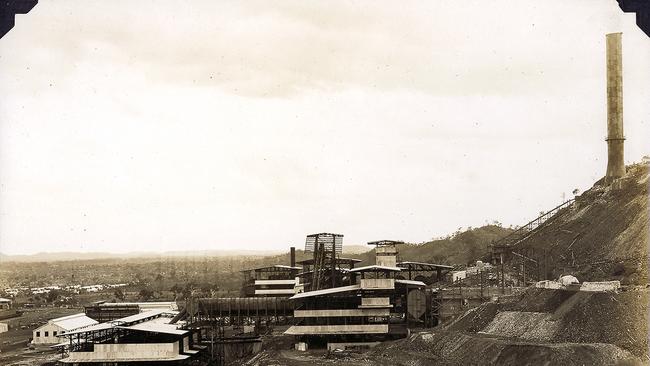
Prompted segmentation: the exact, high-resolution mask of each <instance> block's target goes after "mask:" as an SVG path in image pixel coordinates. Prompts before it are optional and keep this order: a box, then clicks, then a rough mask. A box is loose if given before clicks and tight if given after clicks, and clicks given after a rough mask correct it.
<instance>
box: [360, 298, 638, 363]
mask: <svg viewBox="0 0 650 366" xmlns="http://www.w3.org/2000/svg"><path fill="white" fill-rule="evenodd" d="M647 304H648V291H647V290H645V289H643V290H641V289H636V290H629V291H625V292H622V293H619V294H609V293H594V292H571V291H564V290H548V289H536V288H529V289H527V290H526V291H524V292H522V293H520V294H517V295H512V296H505V297H502V298H500V299H499V301H498V302H497V301H495V302H489V303H485V304H483V305H481V306H480V307H478V308H475V309H472V310H470V311H468V312H467V313H465V314H464V315H463V316H461V317H460V318H458V319H457V320H456V321H454V322H453V323H451V324H450V325H448V326H447V327H446V328H445V329H441V328H436V329H433V330H432V331H427V332H421V333H416V334H413V335H412V336H411V337H409V338H407V339H404V340H400V341H396V342H391V343H387V344H386V346H385V347H382V348H380V349H376V350H373V351H372V352H370V353H368V354H367V355H366V357H367V358H369V359H372V360H375V361H377V362H386V364H395V365H426V364H431V363H436V364H442V365H480V364H498V365H519V364H522V362H524V361H525V364H527V365H548V364H551V365H611V364H644V363H647V362H648V339H647V338H648V337H647V334H648V333H647V330H648V326H647V325H648V314H647Z"/></svg>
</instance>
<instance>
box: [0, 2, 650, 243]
mask: <svg viewBox="0 0 650 366" xmlns="http://www.w3.org/2000/svg"><path fill="white" fill-rule="evenodd" d="M191 4H192V5H191V6H189V5H188V4H187V3H186V2H180V1H157V2H152V1H139V2H131V1H123V0H119V1H118V0H116V1H112V2H102V1H91V0H85V1H83V2H82V1H78V0H77V1H74V0H61V1H57V2H39V4H37V5H36V6H35V7H34V9H33V10H31V11H30V12H29V13H28V14H25V15H19V16H17V17H16V25H15V27H14V28H13V29H12V30H11V31H10V32H9V33H8V34H7V35H6V36H5V37H4V38H2V39H1V40H0V55H1V57H0V70H3V71H4V72H3V73H2V74H0V90H1V92H2V95H3V100H2V103H0V252H1V253H4V254H6V255H15V254H33V253H39V252H112V253H126V252H139V251H142V252H152V251H158V252H167V251H182V250H197V251H200V250H286V248H288V247H290V246H295V247H297V248H302V247H303V246H304V240H305V236H306V235H307V234H311V233H315V232H337V233H341V234H344V235H345V237H344V244H348V243H350V244H353V245H363V244H365V243H366V242H368V241H372V240H378V239H384V238H390V239H398V240H404V241H407V242H413V243H419V242H424V241H428V240H430V239H431V238H433V237H439V236H444V235H447V234H451V233H453V232H454V231H456V230H457V228H459V227H463V228H466V227H468V226H472V227H479V226H482V225H484V224H486V223H491V222H492V221H493V220H498V221H499V222H501V223H502V224H503V225H504V226H506V227H507V226H509V225H521V224H523V223H525V222H526V221H528V220H530V219H533V218H534V217H535V216H536V215H537V214H538V213H539V212H540V211H543V210H548V209H551V208H553V207H554V206H556V205H557V204H559V203H560V202H561V201H562V198H563V197H564V198H566V199H568V198H571V197H572V194H571V192H572V191H573V189H575V188H578V189H580V190H581V191H584V190H586V189H588V188H590V187H591V186H592V185H593V183H594V182H596V181H597V180H598V179H600V178H601V177H602V176H603V175H604V173H605V168H606V159H607V150H606V143H605V141H604V138H605V135H606V97H605V93H606V86H605V82H606V78H605V34H606V33H610V32H619V31H622V32H623V72H624V80H623V88H624V91H623V96H624V121H625V122H624V126H625V135H626V137H627V140H626V141H625V162H626V164H630V163H632V162H638V161H640V160H641V158H642V156H644V155H648V154H649V153H650V151H648V145H647V137H648V136H650V122H649V118H650V90H649V88H648V85H650V68H648V65H650V42H648V38H647V36H646V35H645V34H643V32H642V31H641V30H640V29H638V27H637V26H636V24H635V17H634V14H631V13H630V14H625V13H623V12H622V11H621V10H620V9H619V7H618V5H617V3H616V2H615V1H610V0H578V1H571V2H566V1H559V0H553V1H547V2H544V3H543V4H542V3H540V2H538V1H533V0H522V1H516V2H513V1H505V0H501V1H494V2H491V3H490V6H486V4H485V2H480V1H469V2H463V3H462V4H459V3H458V2H454V1H439V2H426V1H409V2H407V3H400V4H396V3H394V2H388V1H380V2H372V3H367V2H356V1H343V0H341V1H334V2H327V3H322V2H308V1H283V2H265V1H252V2H245V3H239V2H212V1H196V2H192V3H191ZM369 4H372V6H368V5H369Z"/></svg>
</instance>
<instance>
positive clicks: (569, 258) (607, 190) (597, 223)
mask: <svg viewBox="0 0 650 366" xmlns="http://www.w3.org/2000/svg"><path fill="white" fill-rule="evenodd" d="M648 176H649V174H648V164H635V165H631V166H628V167H627V174H626V175H625V176H624V177H623V178H622V179H621V180H620V182H619V183H618V184H620V188H617V187H616V186H617V184H613V185H606V184H605V183H604V180H601V181H599V182H597V183H596V184H595V185H594V186H593V187H592V188H591V189H589V190H588V191H586V192H584V193H583V194H582V195H580V196H578V197H577V198H576V203H575V204H574V205H573V207H571V208H568V209H564V210H562V211H560V212H559V213H558V214H557V215H556V217H553V218H552V219H551V220H549V223H548V224H546V225H543V226H542V227H540V228H538V229H537V230H535V231H533V232H532V233H531V235H530V236H529V237H528V238H526V239H525V240H524V241H522V242H521V243H520V244H517V245H516V246H515V250H516V251H519V252H528V253H530V252H532V253H534V255H535V256H536V258H538V259H540V260H542V263H544V262H543V255H544V253H546V254H547V258H548V260H547V262H546V263H547V266H548V278H556V277H557V276H559V275H560V274H563V273H574V274H576V275H577V276H578V279H580V280H581V281H583V280H585V281H590V280H593V281H598V280H612V279H618V280H620V281H621V282H622V283H623V284H647V283H648V222H649V221H648V220H649V218H648V184H649V182H648Z"/></svg>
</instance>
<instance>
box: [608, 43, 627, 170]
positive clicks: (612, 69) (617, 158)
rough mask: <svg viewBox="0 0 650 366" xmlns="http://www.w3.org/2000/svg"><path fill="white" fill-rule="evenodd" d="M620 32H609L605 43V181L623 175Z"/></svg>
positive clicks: (623, 138)
mask: <svg viewBox="0 0 650 366" xmlns="http://www.w3.org/2000/svg"><path fill="white" fill-rule="evenodd" d="M621 35H622V33H610V34H607V36H606V41H607V42H606V43H607V139H606V141H607V174H606V175H605V177H606V181H607V183H611V182H613V181H614V180H616V179H618V178H620V177H622V176H623V175H625V162H624V151H623V143H624V141H625V136H624V135H623V52H622V46H621Z"/></svg>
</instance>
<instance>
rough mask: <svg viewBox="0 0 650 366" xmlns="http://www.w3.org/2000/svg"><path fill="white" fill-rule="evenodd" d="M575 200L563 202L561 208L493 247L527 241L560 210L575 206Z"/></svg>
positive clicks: (537, 219) (536, 219)
mask: <svg viewBox="0 0 650 366" xmlns="http://www.w3.org/2000/svg"><path fill="white" fill-rule="evenodd" d="M574 201H575V199H570V200H568V201H566V202H563V203H562V204H560V205H559V206H557V207H555V208H553V209H551V210H549V211H547V212H545V213H543V214H542V215H540V216H538V217H537V218H535V219H533V220H532V221H530V222H528V223H527V224H525V225H524V226H522V227H520V228H519V229H517V230H515V231H513V232H512V233H510V234H508V235H506V236H504V237H503V238H501V239H499V240H497V241H495V242H493V243H492V244H491V246H492V247H493V248H494V247H499V246H501V247H502V246H512V245H515V244H517V243H519V242H520V241H521V240H523V239H525V238H526V237H528V235H530V233H531V232H532V231H533V230H535V229H537V228H538V227H540V226H541V225H542V224H544V223H545V222H546V221H548V220H549V219H550V218H552V217H553V216H555V214H557V213H558V212H559V211H560V210H562V209H563V208H566V207H569V206H571V205H572V204H573V202H574Z"/></svg>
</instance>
